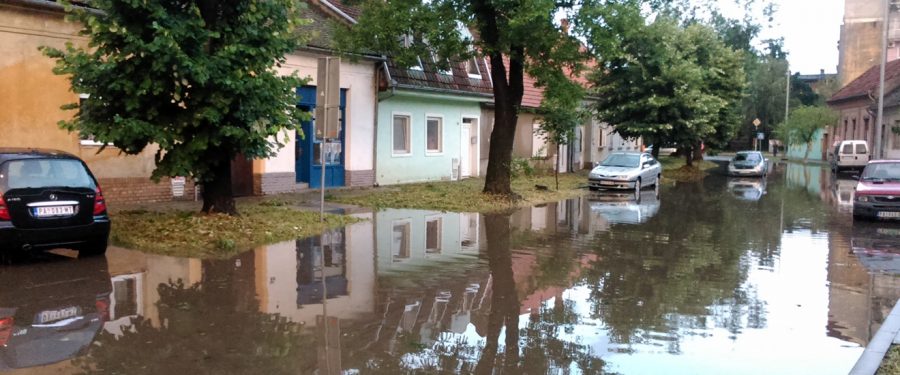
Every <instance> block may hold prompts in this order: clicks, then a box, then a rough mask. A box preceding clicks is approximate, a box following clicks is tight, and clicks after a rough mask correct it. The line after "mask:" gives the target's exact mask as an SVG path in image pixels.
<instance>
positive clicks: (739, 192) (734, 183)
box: [728, 177, 766, 201]
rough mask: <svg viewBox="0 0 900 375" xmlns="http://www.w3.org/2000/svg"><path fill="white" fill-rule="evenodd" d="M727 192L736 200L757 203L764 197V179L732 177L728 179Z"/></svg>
mask: <svg viewBox="0 0 900 375" xmlns="http://www.w3.org/2000/svg"><path fill="white" fill-rule="evenodd" d="M728 191H730V192H731V194H733V195H734V196H735V197H737V198H738V199H742V200H747V201H758V200H760V199H761V198H762V197H763V195H766V179H765V178H739V177H732V178H729V179H728Z"/></svg>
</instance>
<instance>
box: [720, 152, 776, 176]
mask: <svg viewBox="0 0 900 375" xmlns="http://www.w3.org/2000/svg"><path fill="white" fill-rule="evenodd" d="M768 173H769V160H768V159H766V158H765V157H764V156H763V154H762V152H759V151H740V152H738V153H737V154H736V155H734V157H733V158H731V161H730V162H729V163H728V174H729V175H731V176H756V177H765V175H766V174H768Z"/></svg>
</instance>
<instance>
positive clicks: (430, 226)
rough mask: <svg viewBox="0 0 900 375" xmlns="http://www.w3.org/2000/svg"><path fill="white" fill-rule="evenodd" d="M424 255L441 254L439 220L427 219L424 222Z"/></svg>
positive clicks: (438, 218)
mask: <svg viewBox="0 0 900 375" xmlns="http://www.w3.org/2000/svg"><path fill="white" fill-rule="evenodd" d="M425 253H427V254H440V253H441V218H440V217H436V218H433V219H427V221H426V222H425Z"/></svg>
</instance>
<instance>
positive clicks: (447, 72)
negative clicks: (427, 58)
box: [431, 52, 453, 75]
mask: <svg viewBox="0 0 900 375" xmlns="http://www.w3.org/2000/svg"><path fill="white" fill-rule="evenodd" d="M431 61H433V62H434V67H435V68H434V69H435V70H436V71H437V72H438V73H441V74H443V75H453V69H452V68H451V67H450V61H448V60H447V59H443V60H442V59H441V58H440V57H438V54H437V52H432V53H431ZM441 62H443V63H444V64H446V65H447V69H441V68H440V67H438V64H440V63H441Z"/></svg>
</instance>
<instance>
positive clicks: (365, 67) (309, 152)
mask: <svg viewBox="0 0 900 375" xmlns="http://www.w3.org/2000/svg"><path fill="white" fill-rule="evenodd" d="M357 16H358V13H357V11H356V10H355V9H354V8H352V7H348V6H346V5H344V4H343V3H341V2H340V1H337V0H308V1H307V8H306V9H305V10H304V14H303V17H304V18H307V19H309V20H311V22H310V23H309V24H308V25H305V26H303V27H302V28H301V30H300V31H301V32H302V33H305V34H306V36H308V37H309V38H310V40H308V41H307V43H306V45H305V46H303V47H301V48H300V49H298V50H297V51H295V52H294V53H292V54H290V55H288V56H287V57H286V59H287V62H286V63H285V64H282V66H281V67H280V68H279V72H281V73H283V74H291V73H295V72H296V73H297V74H298V75H299V76H300V77H308V78H310V81H309V82H308V84H307V86H303V87H298V88H297V92H298V93H299V94H300V102H299V103H298V105H299V106H300V107H301V108H303V109H305V110H309V111H312V110H313V109H314V108H315V107H316V84H317V82H316V78H317V71H318V59H319V58H320V57H326V56H334V55H335V53H334V47H333V46H334V45H333V35H332V33H333V32H332V25H331V24H332V22H339V23H343V24H345V25H351V24H353V23H355V22H356V21H355V18H354V17H357ZM358 58H359V59H358V61H357V62H352V61H350V60H349V59H342V61H341V66H340V89H341V93H340V111H341V116H340V129H341V130H340V131H339V132H338V134H339V135H338V137H336V138H333V139H324V140H323V139H317V138H316V137H315V136H314V134H313V122H312V121H307V122H305V123H303V126H302V127H303V132H302V136H301V134H292V135H291V137H290V140H289V142H288V144H289V146H287V147H285V148H283V149H281V150H280V151H279V152H278V154H277V155H276V156H274V157H272V158H269V159H265V160H254V161H253V163H252V164H253V165H252V168H251V169H248V170H246V171H245V172H244V173H243V174H242V176H243V178H252V181H253V184H252V185H253V191H252V193H253V194H257V195H264V194H277V193H285V192H292V191H296V190H300V189H304V188H317V187H319V186H320V185H321V177H322V164H321V159H322V153H321V150H322V149H324V150H325V152H324V156H325V186H326V187H338V186H372V185H374V184H375V174H374V172H375V150H374V143H373V139H374V136H375V112H376V111H375V107H376V100H377V98H376V72H377V69H380V67H381V62H383V61H384V59H383V58H382V57H381V56H378V55H374V54H360V55H358ZM250 174H252V177H248V175H250Z"/></svg>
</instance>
